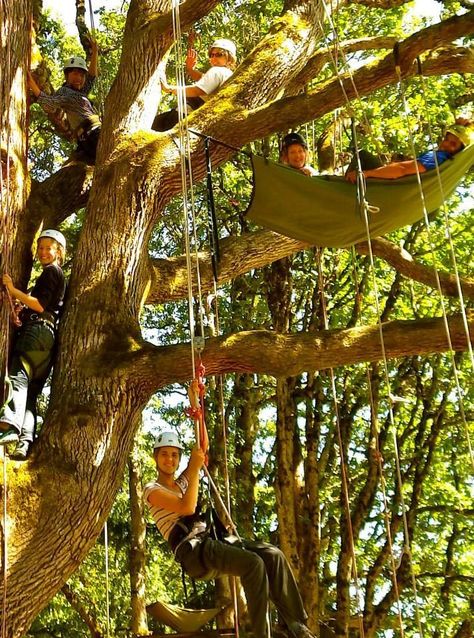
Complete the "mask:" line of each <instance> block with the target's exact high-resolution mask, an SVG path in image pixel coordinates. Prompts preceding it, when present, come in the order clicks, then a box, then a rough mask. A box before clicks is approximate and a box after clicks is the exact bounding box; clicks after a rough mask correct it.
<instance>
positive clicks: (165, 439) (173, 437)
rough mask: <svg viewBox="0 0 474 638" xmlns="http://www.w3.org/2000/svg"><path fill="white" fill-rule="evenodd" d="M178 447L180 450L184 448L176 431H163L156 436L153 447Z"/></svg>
mask: <svg viewBox="0 0 474 638" xmlns="http://www.w3.org/2000/svg"><path fill="white" fill-rule="evenodd" d="M168 446H169V447H177V448H178V449H179V450H182V449H183V446H182V445H181V443H180V441H179V438H178V435H177V434H176V433H175V432H162V433H161V434H158V436H156V437H155V442H154V444H153V449H154V450H157V449H158V448H160V447H168Z"/></svg>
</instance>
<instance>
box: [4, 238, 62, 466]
mask: <svg viewBox="0 0 474 638" xmlns="http://www.w3.org/2000/svg"><path fill="white" fill-rule="evenodd" d="M65 251H66V239H65V237H64V235H63V234H62V233H61V232H59V231H58V230H54V229H48V230H44V231H43V232H42V233H41V234H40V236H39V238H38V242H37V249H36V256H37V258H38V261H39V262H40V264H41V266H42V268H43V271H42V273H41V275H40V276H39V277H38V279H37V280H36V282H35V284H34V286H33V288H32V289H31V291H30V292H23V291H22V290H19V289H18V288H16V287H15V286H14V284H13V281H12V278H11V277H10V275H8V274H6V273H5V274H4V275H3V276H2V282H3V285H4V286H5V287H6V288H7V290H8V292H9V293H10V295H11V296H12V298H14V299H17V300H18V301H19V302H20V303H22V304H23V305H24V308H23V309H22V311H21V313H20V320H21V322H22V325H21V327H20V328H19V330H18V332H17V333H16V335H15V339H14V344H13V352H12V358H11V362H10V369H9V379H10V382H11V388H12V394H11V398H10V400H9V401H8V402H7V403H6V405H4V406H3V408H2V410H1V411H0V445H8V444H10V443H16V444H17V446H16V449H15V450H14V452H13V453H12V454H10V456H11V458H14V459H17V460H23V459H25V458H26V456H27V454H28V451H29V449H30V445H31V443H32V442H33V439H34V435H35V429H36V400H37V398H38V395H39V394H40V392H41V390H42V389H43V385H44V383H45V381H46V379H47V377H48V374H49V372H50V369H51V362H52V357H53V347H54V342H55V337H56V325H57V321H58V315H59V311H60V308H61V306H62V303H63V298H64V293H65V290H66V283H65V279H64V274H63V271H62V269H61V263H62V262H63V260H64V255H65Z"/></svg>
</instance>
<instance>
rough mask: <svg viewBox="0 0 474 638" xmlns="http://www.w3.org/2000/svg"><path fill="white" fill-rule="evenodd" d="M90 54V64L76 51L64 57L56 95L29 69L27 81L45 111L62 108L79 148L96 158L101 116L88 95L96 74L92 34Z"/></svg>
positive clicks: (95, 49)
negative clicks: (47, 90) (63, 79)
mask: <svg viewBox="0 0 474 638" xmlns="http://www.w3.org/2000/svg"><path fill="white" fill-rule="evenodd" d="M90 45H91V58H90V62H89V66H87V63H86V61H85V60H84V58H82V57H80V56H77V55H74V56H71V57H69V58H67V60H66V61H65V64H64V75H65V82H64V84H63V85H62V87H61V88H60V89H58V90H57V91H56V92H55V93H54V94H53V95H47V94H46V93H44V92H43V91H41V89H40V88H39V86H38V84H37V83H36V81H35V79H34V78H33V76H32V75H31V73H30V72H29V71H28V85H29V87H30V89H31V90H32V91H33V93H34V95H35V97H37V98H38V104H40V105H41V107H42V108H43V110H44V111H46V113H55V112H56V111H57V110H58V109H62V110H63V111H64V113H65V114H66V117H67V120H68V122H69V125H70V127H71V130H72V132H73V134H74V138H75V139H76V140H77V150H78V151H79V153H80V154H81V155H82V156H84V159H85V160H87V161H89V162H90V163H93V162H94V161H95V156H96V151H97V144H98V142H99V134H100V119H99V116H98V115H97V113H96V111H95V109H94V107H93V105H92V103H91V101H90V100H89V98H88V97H87V96H88V95H89V93H90V91H91V90H92V87H93V85H94V82H95V79H96V77H97V62H98V48H97V42H96V41H95V40H93V39H92V38H90Z"/></svg>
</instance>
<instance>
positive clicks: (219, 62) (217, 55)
mask: <svg viewBox="0 0 474 638" xmlns="http://www.w3.org/2000/svg"><path fill="white" fill-rule="evenodd" d="M227 61H228V55H227V51H224V49H215V48H212V49H211V50H210V51H209V62H210V63H211V66H227Z"/></svg>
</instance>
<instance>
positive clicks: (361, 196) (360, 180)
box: [322, 0, 423, 638]
mask: <svg viewBox="0 0 474 638" xmlns="http://www.w3.org/2000/svg"><path fill="white" fill-rule="evenodd" d="M322 4H323V6H324V9H325V12H326V15H327V18H328V20H329V22H330V24H331V26H332V28H333V33H334V37H335V38H336V43H337V39H338V36H337V31H336V29H335V27H334V24H333V22H332V19H331V16H330V13H329V11H328V8H327V5H326V2H325V0H322ZM332 59H333V63H334V66H335V72H336V75H337V77H338V79H339V83H340V86H341V90H342V92H343V95H344V97H345V99H346V102H347V104H348V105H349V103H350V100H349V98H348V95H347V92H346V90H345V87H344V85H343V82H342V80H341V78H340V74H339V69H338V66H337V64H336V63H335V60H334V57H333V56H332ZM349 77H350V80H351V83H352V86H353V88H354V92H355V94H356V96H357V98H358V99H360V97H359V93H358V90H357V87H356V85H355V82H354V79H353V76H352V72H351V70H350V68H349ZM369 129H370V126H369ZM353 138H354V139H353V142H354V146H355V152H356V161H357V196H358V200H359V205H360V208H361V212H362V214H363V218H364V224H365V228H366V235H367V242H368V247H369V260H370V266H371V274H372V286H373V290H374V297H375V304H376V313H377V321H378V327H379V336H380V345H381V350H382V359H383V364H384V375H385V383H386V388H387V396H388V399H389V417H390V429H391V431H392V434H393V446H394V452H395V460H396V476H397V482H398V486H399V491H400V504H401V508H402V518H403V526H404V534H405V548H406V551H407V552H408V556H409V561H410V575H411V584H412V589H413V595H414V596H413V597H414V607H415V616H416V622H417V626H418V630H419V633H420V637H421V638H423V631H422V627H421V621H420V613H419V608H418V594H417V588H416V582H415V578H414V573H413V561H412V556H411V550H410V547H409V534H408V522H407V516H406V506H405V502H404V498H403V482H402V476H401V470H400V458H399V453H398V444H397V440H396V432H395V421H394V416H393V409H392V404H391V400H392V399H391V397H392V396H393V395H392V392H391V389H390V387H391V386H390V380H389V374H388V362H387V357H386V350H385V343H384V337H383V328H382V322H381V314H380V306H379V292H378V286H377V280H376V276H375V264H374V258H373V252H372V242H371V237H370V228H369V219H368V212H369V210H370V207H369V204H368V202H367V199H366V188H365V186H366V185H365V178H364V176H363V173H362V167H361V163H360V157H359V148H358V142H357V135H356V130H355V127H353ZM390 546H391V544H390ZM392 562H393V556H392ZM394 580H396V577H395V575H394ZM396 593H397V594H398V588H397V590H396ZM401 631H403V628H402V629H401Z"/></svg>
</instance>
